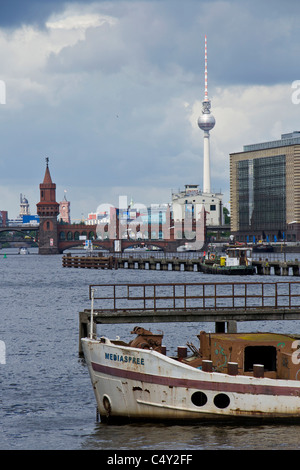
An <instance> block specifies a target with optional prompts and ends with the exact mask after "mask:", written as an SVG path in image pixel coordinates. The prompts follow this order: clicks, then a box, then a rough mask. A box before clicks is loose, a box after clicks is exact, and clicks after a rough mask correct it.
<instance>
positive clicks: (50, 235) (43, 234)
mask: <svg viewBox="0 0 300 470" xmlns="http://www.w3.org/2000/svg"><path fill="white" fill-rule="evenodd" d="M48 164H49V159H48V158H46V171H45V176H44V181H43V182H42V183H41V184H40V202H38V203H37V205H36V206H37V214H38V216H39V218H40V227H39V254H41V255H52V254H57V253H59V250H58V237H57V216H58V214H59V204H58V203H57V202H56V184H55V183H53V182H52V179H51V175H50V170H49V165H48Z"/></svg>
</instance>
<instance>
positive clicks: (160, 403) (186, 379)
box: [82, 338, 300, 421]
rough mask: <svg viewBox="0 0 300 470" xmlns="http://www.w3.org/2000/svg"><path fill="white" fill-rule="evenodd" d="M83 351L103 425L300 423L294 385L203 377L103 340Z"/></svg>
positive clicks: (298, 391)
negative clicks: (246, 420) (108, 422)
mask: <svg viewBox="0 0 300 470" xmlns="http://www.w3.org/2000/svg"><path fill="white" fill-rule="evenodd" d="M82 346H83V351H84V356H85V360H86V363H87V365H88V369H89V373H90V377H91V381H92V385H93V389H94V393H95V397H96V401H97V407H98V411H99V414H100V416H101V420H106V419H107V418H109V419H110V420H112V421H113V420H115V421H118V420H123V419H128V420H138V419H142V420H144V421H147V420H149V421H150V420H160V421H168V420H172V421H200V420H211V419H221V420H223V419H236V418H264V419H295V418H298V419H299V418H300V382H299V381H296V380H283V379H270V378H256V377H251V376H245V375H236V376H232V375H229V374H224V373H218V372H204V371H203V370H200V369H197V368H194V367H191V366H189V365H186V364H183V363H181V362H179V361H176V360H174V359H172V358H169V357H167V356H165V355H164V354H161V353H159V352H156V351H154V350H143V349H138V348H132V347H128V346H123V345H116V344H113V343H112V342H111V341H110V340H108V339H107V338H101V339H100V340H92V339H88V338H84V339H83V340H82Z"/></svg>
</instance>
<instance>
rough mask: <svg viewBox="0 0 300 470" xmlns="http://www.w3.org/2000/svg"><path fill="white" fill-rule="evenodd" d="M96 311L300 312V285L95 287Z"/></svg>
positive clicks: (111, 285)
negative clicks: (278, 310) (288, 310)
mask: <svg viewBox="0 0 300 470" xmlns="http://www.w3.org/2000/svg"><path fill="white" fill-rule="evenodd" d="M92 292H93V297H94V301H95V310H96V311H99V312H100V311H111V312H115V313H117V312H122V313H126V312H129V311H131V312H132V311H141V312H147V311H152V312H159V311H174V312H175V311H179V310H180V311H193V310H194V311H199V310H200V311H201V310H202V311H204V310H205V311H207V310H212V311H217V310H218V311H219V310H245V311H247V310H252V311H253V310H254V309H258V310H261V311H263V310H264V309H272V310H273V309H275V310H276V309H298V310H299V309H300V282H226V283H224V282H219V283H207V282H205V283H173V284H93V285H90V290H89V293H90V298H91V293H92Z"/></svg>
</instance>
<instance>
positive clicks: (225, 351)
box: [198, 331, 300, 380]
mask: <svg viewBox="0 0 300 470" xmlns="http://www.w3.org/2000/svg"><path fill="white" fill-rule="evenodd" d="M198 338H199V340H200V349H199V354H200V357H201V359H202V361H203V360H209V361H211V362H212V369H213V371H216V372H224V373H227V372H228V364H229V363H236V364H237V371H238V372H237V373H238V374H242V375H253V371H254V366H255V365H261V366H263V373H264V376H265V377H269V378H274V379H275V378H276V379H287V380H288V379H290V380H292V379H293V380H297V379H298V378H299V380H300V374H298V371H299V368H300V367H299V363H300V341H299V339H300V337H297V336H292V335H284V334H277V333H234V334H230V333H209V334H208V333H206V332H205V331H201V332H200V334H199V335H198ZM298 355H299V358H298ZM298 375H299V377H298Z"/></svg>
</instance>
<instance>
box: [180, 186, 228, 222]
mask: <svg viewBox="0 0 300 470" xmlns="http://www.w3.org/2000/svg"><path fill="white" fill-rule="evenodd" d="M222 196H223V195H222V194H220V193H203V192H202V191H200V190H199V187H198V185H197V184H190V185H188V184H186V185H185V189H184V190H183V191H179V192H178V193H173V194H172V206H173V217H174V221H175V222H176V221H180V220H185V219H187V218H193V219H195V220H199V218H200V214H201V210H202V207H203V206H204V209H205V212H206V225H207V226H214V225H222V224H223V203H222Z"/></svg>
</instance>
